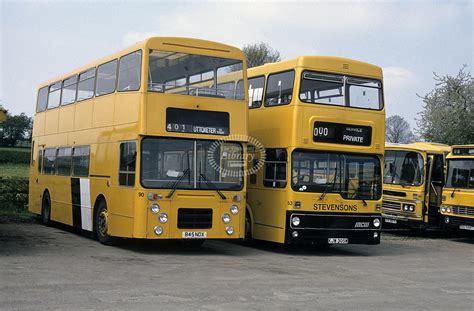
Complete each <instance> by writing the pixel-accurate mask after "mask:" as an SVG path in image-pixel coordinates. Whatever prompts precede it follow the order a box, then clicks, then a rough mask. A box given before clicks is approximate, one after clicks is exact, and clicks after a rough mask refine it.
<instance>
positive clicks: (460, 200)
mask: <svg viewBox="0 0 474 311" xmlns="http://www.w3.org/2000/svg"><path fill="white" fill-rule="evenodd" d="M463 147H464V148H474V144H472V145H455V146H452V147H451V152H450V153H449V154H448V156H447V157H446V158H447V160H448V168H449V160H451V159H474V155H454V154H453V153H452V150H453V149H454V148H463ZM443 206H446V207H448V206H464V207H467V208H471V209H474V189H458V188H456V189H453V188H447V187H445V188H444V189H443ZM441 214H442V215H446V216H456V217H460V218H464V219H469V220H471V221H473V220H474V216H467V215H460V214H454V213H452V212H451V213H448V212H443V211H441Z"/></svg>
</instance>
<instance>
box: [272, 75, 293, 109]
mask: <svg viewBox="0 0 474 311" xmlns="http://www.w3.org/2000/svg"><path fill="white" fill-rule="evenodd" d="M294 81H295V72H294V71H293V70H292V71H286V72H280V73H275V74H271V75H270V76H269V77H268V81H267V89H266V91H265V106H279V105H286V104H289V103H290V102H291V99H292V97H293V84H294Z"/></svg>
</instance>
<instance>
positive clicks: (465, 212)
mask: <svg viewBox="0 0 474 311" xmlns="http://www.w3.org/2000/svg"><path fill="white" fill-rule="evenodd" d="M452 208H453V214H455V215H461V216H474V208H472V207H467V206H453V207H452Z"/></svg>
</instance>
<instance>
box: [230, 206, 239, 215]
mask: <svg viewBox="0 0 474 311" xmlns="http://www.w3.org/2000/svg"><path fill="white" fill-rule="evenodd" d="M230 212H231V213H232V215H237V214H238V213H239V207H238V206H237V205H232V206H231V207H230Z"/></svg>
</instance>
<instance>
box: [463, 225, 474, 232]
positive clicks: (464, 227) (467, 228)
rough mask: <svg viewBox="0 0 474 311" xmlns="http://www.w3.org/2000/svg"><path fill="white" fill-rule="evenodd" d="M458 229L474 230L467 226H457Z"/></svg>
mask: <svg viewBox="0 0 474 311" xmlns="http://www.w3.org/2000/svg"><path fill="white" fill-rule="evenodd" d="M459 229H462V230H471V231H472V230H474V227H473V226H469V225H459Z"/></svg>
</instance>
